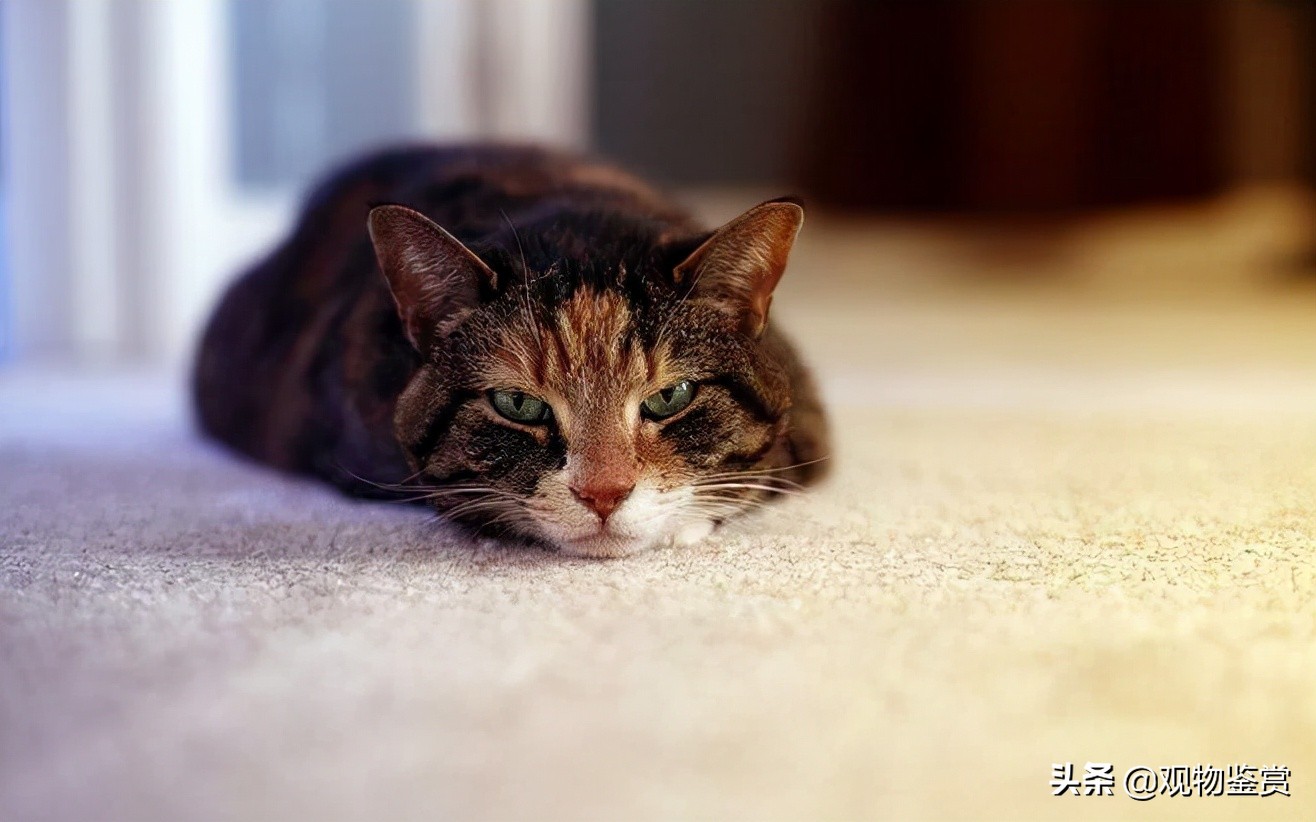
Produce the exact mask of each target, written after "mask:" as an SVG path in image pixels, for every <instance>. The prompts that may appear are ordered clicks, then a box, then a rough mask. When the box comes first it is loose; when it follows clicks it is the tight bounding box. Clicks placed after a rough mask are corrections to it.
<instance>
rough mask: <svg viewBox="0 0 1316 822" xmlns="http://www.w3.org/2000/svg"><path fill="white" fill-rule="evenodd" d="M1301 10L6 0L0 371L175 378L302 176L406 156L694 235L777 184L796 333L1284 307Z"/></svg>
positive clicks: (506, 0)
mask: <svg viewBox="0 0 1316 822" xmlns="http://www.w3.org/2000/svg"><path fill="white" fill-rule="evenodd" d="M1314 21H1316V14H1314V13H1313V7H1312V5H1311V4H1309V3H1303V2H1279V0H1218V1H1216V0H1201V1H1200V2H1181V1H1180V0H1166V1H1161V0H1144V1H1143V2H1138V3H1124V2H1110V3H1101V2H1062V1H1058V0H1004V1H1003V2H973V1H972V0H923V2H918V3H914V2H839V1H835V0H827V1H823V0H819V1H817V2H810V0H719V2H701V0H553V2H548V0H172V2H157V1H156V0H6V2H4V3H3V5H0V34H2V37H0V122H2V129H0V156H2V158H3V162H2V163H0V198H2V201H3V209H4V221H3V239H2V240H0V361H4V362H8V363H16V362H37V361H47V360H51V359H54V360H61V361H74V362H79V363H86V364H92V365H99V364H121V363H174V364H177V363H180V362H183V361H185V360H186V358H187V356H188V353H189V351H190V348H191V345H192V343H193V339H194V336H195V333H196V328H197V325H198V323H199V322H200V321H201V320H202V318H203V317H204V315H205V313H206V311H207V310H208V309H209V307H210V306H211V304H212V303H213V301H214V299H215V297H216V295H217V292H218V290H219V289H220V288H221V287H222V285H223V284H224V283H225V282H226V281H227V280H228V279H229V278H231V277H232V276H233V274H234V273H235V272H236V271H237V270H238V269H239V268H240V266H241V265H242V264H243V263H244V262H245V261H247V260H249V259H251V258H252V257H253V256H254V255H256V254H258V253H260V251H261V249H263V248H264V247H266V246H267V245H268V244H269V243H270V242H271V241H272V239H273V238H274V237H275V236H277V234H278V233H279V232H280V231H281V230H282V229H283V228H284V227H285V226H286V225H287V221H288V220H289V219H290V217H291V215H292V213H293V210H294V208H295V206H296V203H297V200H298V197H299V196H300V194H301V192H302V191H304V189H305V188H306V187H307V185H308V184H309V183H310V182H311V180H312V179H313V178H315V177H316V176H317V175H319V174H321V173H322V172H323V171H324V170H325V169H326V168H327V167H329V166H330V165H332V164H333V163H335V162H337V161H339V160H341V159H343V158H344V157H347V156H349V155H351V154H353V153H355V152H357V151H360V150H362V149H364V148H367V147H370V146H374V145H377V144H380V143H386V142H392V141H405V140H418V139H424V140H465V139H483V138H497V139H518V140H519V139H528V140H536V141H543V142H549V143H553V144H559V145H564V146H568V147H573V148H579V149H585V150H590V151H596V152H599V153H601V154H603V155H605V156H608V157H611V158H613V159H615V160H617V161H619V162H621V163H623V164H625V165H627V166H630V167H632V168H634V169H636V170H637V171H639V172H641V173H643V174H646V175H648V176H650V177H651V178H653V179H655V180H656V181H657V182H659V183H661V184H663V185H665V186H667V187H669V188H671V189H672V190H673V191H675V192H677V193H678V194H679V196H681V197H683V198H685V199H686V200H688V201H689V202H691V203H693V204H694V205H695V207H697V208H699V209H700V210H701V211H703V212H704V213H705V214H707V215H708V217H709V218H710V219H721V218H724V217H726V216H728V215H729V214H731V213H734V212H735V211H738V210H740V209H742V208H744V207H746V206H748V205H750V204H752V203H753V202H754V201H756V199H758V198H761V197H766V196H774V195H778V194H782V193H787V192H794V193H802V194H803V195H804V196H805V197H806V198H807V200H808V203H809V208H810V226H809V228H808V229H807V230H806V232H805V235H804V239H803V240H802V243H803V245H802V246H801V250H800V254H801V255H802V259H803V260H804V261H805V262H804V263H802V265H803V266H804V267H806V268H807V269H808V276H807V277H799V278H796V281H795V282H791V283H788V286H789V290H790V291H791V292H792V293H793V294H794V295H797V296H794V297H792V300H794V301H795V303H796V304H798V305H800V306H801V310H802V311H804V312H806V313H807V312H808V311H810V310H811V309H810V306H811V305H812V306H813V307H814V308H813V309H812V310H814V311H815V313H817V314H819V315H824V316H825V314H826V312H827V311H828V310H830V309H829V308H828V306H832V307H835V306H838V305H846V306H848V307H849V308H850V309H851V310H853V309H854V308H855V301H854V295H855V294H857V293H862V295H863V298H862V299H860V300H859V302H858V305H859V307H860V308H863V307H864V306H866V305H872V306H877V305H879V304H881V305H892V304H898V303H899V302H900V299H901V295H906V297H907V296H908V295H909V294H922V295H924V296H925V297H927V298H928V299H929V300H932V301H933V302H934V303H935V301H936V300H942V301H943V302H944V301H952V302H953V301H954V300H957V299H961V298H963V296H964V295H966V294H967V295H982V294H984V293H996V292H999V291H1000V290H1001V289H1006V290H1007V291H1009V293H1010V294H1012V295H1014V296H1015V297H1020V296H1022V297H1028V296H1029V295H1042V294H1055V293H1059V292H1062V291H1063V292H1064V293H1065V294H1066V295H1067V296H1066V300H1068V301H1069V302H1070V303H1077V304H1085V305H1089V306H1090V305H1093V304H1097V303H1099V302H1100V301H1102V300H1105V301H1107V302H1109V301H1111V300H1115V301H1116V302H1119V301H1120V300H1132V299H1139V300H1143V299H1157V300H1160V302H1159V303H1158V304H1159V305H1162V306H1166V307H1167V308H1166V310H1167V311H1169V310H1172V309H1173V306H1174V305H1176V304H1182V303H1184V302H1185V301H1192V300H1200V299H1203V298H1204V295H1211V294H1215V295H1217V296H1219V295H1221V294H1224V295H1227V296H1228V295H1235V294H1237V293H1238V292H1239V291H1240V290H1245V291H1247V292H1248V293H1253V292H1257V291H1265V292H1267V293H1273V294H1279V295H1281V297H1282V299H1283V300H1284V301H1286V303H1287V304H1290V305H1292V304H1293V301H1295V300H1297V301H1301V302H1303V303H1304V305H1305V303H1306V301H1307V299H1308V298H1307V290H1306V285H1305V283H1306V281H1307V278H1308V276H1309V273H1310V271H1311V269H1312V266H1311V262H1312V257H1311V256H1310V255H1311V248H1310V247H1309V246H1308V241H1309V239H1310V238H1311V237H1312V236H1313V232H1312V231H1311V229H1312V228H1313V227H1314V226H1313V223H1312V219H1311V206H1310V202H1309V196H1308V190H1309V183H1310V181H1311V180H1312V179H1313V174H1314V169H1316V142H1313V136H1314V133H1316V125H1314V124H1313V117H1314V115H1313V112H1316V91H1314V89H1316V68H1314V66H1316V59H1314V55H1316V49H1313V45H1316V44H1314V42H1313V40H1314V38H1316V22H1314ZM788 279H790V278H788ZM856 289H858V290H859V291H856ZM826 295H831V296H830V297H827V296H826ZM1228 298H1229V299H1232V298H1233V297H1232V296H1229V297H1228ZM975 299H977V298H975ZM811 300H812V301H813V302H810V301H811ZM779 304H782V303H779ZM920 304H927V301H926V300H925V301H924V302H922V303H920ZM837 310H840V309H837ZM1304 310H1305V309H1304ZM992 312H995V314H994V316H1008V315H1009V312H1008V311H1007V310H1004V309H1001V308H1000V306H999V305H997V306H996V307H995V308H991V309H989V310H988V313H992ZM1030 316H1031V317H1032V318H1033V319H1031V320H1028V321H1027V322H1034V323H1036V322H1045V318H1046V317H1047V316H1048V314H1047V313H1046V312H1041V313H1036V314H1034V315H1030ZM895 319H897V320H898V319H899V318H898V317H896V318H895ZM862 321H863V320H862V318H856V319H855V320H854V322H855V323H861V322H862ZM957 324H958V321H950V320H948V321H947V325H957ZM916 325H918V323H916V322H914V321H912V320H911V321H910V327H911V329H913V328H914V327H915V326H916ZM1004 325H1007V326H1012V323H1004ZM1281 325H1283V323H1281ZM920 327H921V326H920ZM894 333H896V334H897V335H898V334H899V329H898V328H897V331H896V332H894ZM925 333H926V332H925ZM988 336H991V335H990V334H988ZM1030 339H1031V338H1030V337H1028V336H1027V335H1024V336H1023V337H1021V338H1020V345H1022V346H1026V345H1028V344H1029V340H1030ZM819 344H820V345H822V346H823V347H824V348H826V344H825V342H823V343H819ZM1281 344H1283V343H1282V341H1281V342H1280V343H1277V345H1281ZM912 345H913V344H912V343H911V346H912ZM897 347H899V346H897ZM836 348H837V349H838V353H837V356H844V354H845V351H844V350H843V349H845V348H846V346H845V345H842V344H841V343H837V345H836ZM915 359H916V358H915Z"/></svg>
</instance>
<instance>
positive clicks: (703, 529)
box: [672, 519, 714, 548]
mask: <svg viewBox="0 0 1316 822" xmlns="http://www.w3.org/2000/svg"><path fill="white" fill-rule="evenodd" d="M713 527H714V526H713V523H712V522H711V521H709V520H706V519H701V520H697V521H695V522H689V523H686V524H685V525H682V526H681V527H680V529H679V530H677V532H676V533H674V534H672V547H673V548H693V547H694V546H696V545H698V544H699V543H701V542H703V541H704V540H705V539H707V538H708V535H709V534H711V533H713Z"/></svg>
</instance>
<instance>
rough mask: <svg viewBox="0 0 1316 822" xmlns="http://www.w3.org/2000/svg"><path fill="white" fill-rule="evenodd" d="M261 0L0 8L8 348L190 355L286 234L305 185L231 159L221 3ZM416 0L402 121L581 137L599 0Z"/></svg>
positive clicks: (162, 357)
mask: <svg viewBox="0 0 1316 822" xmlns="http://www.w3.org/2000/svg"><path fill="white" fill-rule="evenodd" d="M252 1H253V0H168V2H163V1H162V0H4V2H3V3H0V14H2V15H3V20H2V21H0V28H2V29H3V37H4V42H3V48H2V49H0V55H2V58H3V65H2V66H0V75H2V76H3V81H4V88H3V90H2V92H0V100H3V105H4V106H5V117H4V118H3V123H4V131H3V134H2V135H0V148H2V149H3V158H2V162H3V179H4V182H5V189H6V200H7V208H6V229H7V232H6V233H7V238H8V260H7V270H8V272H9V277H10V283H9V293H10V317H11V318H12V324H13V325H12V328H9V329H7V331H8V333H7V334H4V335H0V337H3V338H7V339H8V340H9V341H10V343H11V345H12V346H13V350H12V351H11V356H10V357H9V359H10V360H11V361H19V362H22V361H33V360H45V359H60V360H68V359H72V360H78V361H83V362H94V363H102V362H109V363H118V362H165V363H179V362H181V361H183V360H185V359H186V357H187V356H188V354H189V352H190V350H191V346H192V344H193V339H194V336H195V334H196V330H197V327H198V325H199V323H200V322H201V321H202V319H203V318H204V315H205V313H206V312H207V311H208V310H209V307H210V305H211V303H212V301H213V300H214V298H215V296H216V293H217V292H218V290H219V289H220V288H221V287H222V285H223V283H224V282H226V281H227V280H228V279H229V278H230V277H231V276H232V275H233V273H234V272H235V271H236V270H237V269H238V268H239V267H240V266H241V265H242V264H243V263H244V262H245V261H246V260H247V259H249V258H250V257H251V256H253V255H254V254H256V253H258V252H259V251H260V249H261V248H262V247H264V246H265V245H266V244H268V243H269V242H270V241H271V240H272V239H273V238H274V237H275V236H276V235H277V234H278V232H279V231H280V230H282V228H283V226H284V224H285V222H286V220H287V219H288V218H289V216H290V212H291V209H292V207H293V205H294V203H295V198H296V195H297V194H298V193H299V192H298V191H297V189H296V188H295V187H290V186H285V187H275V188H273V189H269V188H259V187H250V186H244V185H243V184H242V182H241V181H240V180H239V179H238V175H237V173H236V167H235V150H236V146H235V112H236V106H238V105H241V104H242V101H241V100H240V99H237V95H236V94H235V89H234V83H233V77H234V71H233V69H234V65H233V64H232V62H231V61H233V60H236V59H242V58H241V55H237V54H235V53H234V49H233V48H232V47H231V45H232V38H231V36H230V35H231V32H230V31H229V30H228V25H229V22H230V21H231V19H232V16H231V14H230V12H232V8H231V7H230V6H229V3H233V2H252ZM255 1H256V2H270V1H271V0H255ZM298 2H300V3H302V5H303V6H305V5H306V4H307V3H308V2H309V3H311V4H314V3H316V2H351V0H298ZM364 2H370V0H364ZM413 2H414V14H415V18H414V19H415V20H416V25H415V30H414V32H412V33H411V36H413V37H414V38H415V40H414V41H412V42H410V43H408V46H409V47H410V48H411V49H412V50H413V51H414V54H415V55H416V59H415V60H414V61H413V62H414V66H413V67H412V69H411V70H412V71H413V72H414V76H412V77H409V78H404V79H406V80H407V81H408V85H409V87H410V88H412V89H413V90H414V95H415V99H414V101H413V105H414V107H415V110H416V133H415V134H408V135H405V136H417V135H422V136H426V137H433V138H435V139H469V138H478V137H483V136H494V137H502V138H517V139H536V140H542V141H547V142H552V143H559V144H566V145H571V146H577V147H580V146H583V145H584V144H585V142H586V140H587V137H586V134H587V124H588V111H587V108H586V101H587V99H588V89H587V87H586V86H587V80H586V77H587V71H586V68H587V62H588V59H589V54H588V48H587V44H588V41H589V34H590V20H589V3H588V0H567V2H561V1H560V0H559V1H558V2H553V3H547V2H539V0H413ZM399 136H403V135H399Z"/></svg>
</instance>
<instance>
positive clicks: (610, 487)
mask: <svg viewBox="0 0 1316 822" xmlns="http://www.w3.org/2000/svg"><path fill="white" fill-rule="evenodd" d="M633 490H635V483H633V482H632V483H629V484H619V483H611V484H598V485H594V484H591V485H583V486H580V487H577V486H574V485H573V486H571V493H573V494H575V495H576V499H578V500H580V501H581V502H583V503H584V504H585V507H586V508H589V509H590V510H591V511H593V512H594V513H596V514H598V515H599V519H600V520H602V521H603V522H607V521H608V517H609V516H611V515H612V512H613V511H616V510H617V506H618V505H621V504H622V502H624V501H625V500H626V498H627V497H629V496H630V495H631V491H633Z"/></svg>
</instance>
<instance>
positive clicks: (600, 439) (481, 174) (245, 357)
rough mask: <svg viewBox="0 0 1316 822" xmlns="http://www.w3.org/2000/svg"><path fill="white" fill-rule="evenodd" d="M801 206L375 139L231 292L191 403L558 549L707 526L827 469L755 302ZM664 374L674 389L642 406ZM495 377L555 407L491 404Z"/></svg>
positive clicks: (293, 465)
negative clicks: (728, 207)
mask: <svg viewBox="0 0 1316 822" xmlns="http://www.w3.org/2000/svg"><path fill="white" fill-rule="evenodd" d="M372 208H373V209H374V210H373V211H372ZM801 215H802V212H801V211H800V209H799V206H798V204H796V203H794V202H793V201H776V202H771V203H766V204H763V205H761V206H759V207H757V208H755V209H751V210H750V211H748V212H746V214H745V215H743V216H742V217H741V218H738V219H737V220H733V221H732V222H731V223H728V225H727V226H724V227H723V228H722V229H720V230H719V231H717V232H709V231H707V230H704V229H702V228H701V227H700V226H698V225H697V224H696V223H695V222H694V221H693V220H692V218H691V217H690V216H689V215H687V214H686V213H685V212H683V211H682V210H681V209H679V208H677V207H675V206H673V205H672V204H670V203H669V202H667V201H666V200H664V199H662V198H661V197H660V196H659V195H657V194H656V193H654V191H653V190H652V189H651V188H649V187H648V186H646V185H645V184H644V183H642V182H640V181H638V180H636V179H635V178H633V177H631V176H630V175H627V174H625V173H624V172H621V171H618V170H616V169H614V168H611V167H609V166H605V165H602V164H598V163H595V162H593V161H589V160H585V159H581V158H576V157H572V156H567V155H562V154H558V153H553V152H548V151H543V150H539V149H534V148H517V147H495V146H469V147H451V148H430V147H416V148H405V149H397V150H391V151H386V152H382V153H379V154H376V155H372V156H370V157H367V158H365V159H364V160H362V161H360V162H358V163H356V164H354V165H352V166H350V167H348V168H346V169H344V170H342V171H340V172H339V173H338V174H336V175H334V176H333V177H332V178H331V179H329V180H328V181H327V182H326V183H325V184H324V185H322V186H321V187H320V188H319V189H318V190H317V191H316V192H315V193H314V194H313V195H312V197H311V198H310V200H309V201H308V203H307V205H306V207H305V209H304V211H303V213H302V215H301V217H300V219H299V221H298V224H297V225H296V226H295V228H294V229H293V231H292V233H291V234H290V236H289V237H288V238H287V239H286V240H285V241H284V242H283V243H282V244H281V245H280V246H279V247H278V248H276V249H275V250H274V251H273V252H272V253H271V254H270V256H269V257H267V258H266V259H265V260H263V261H262V262H260V263H259V264H257V265H256V266H254V267H253V268H252V269H251V270H250V271H248V272H247V273H246V274H244V275H243V276H242V277H241V278H240V279H239V280H238V281H237V282H236V283H235V284H234V285H233V286H232V287H231V288H230V289H229V291H228V293H227V294H226V295H225V296H224V298H223V301H222V302H221V304H220V306H219V307H218V309H217V310H216V312H215V314H214V316H213V317H212V319H211V321H210V323H209V326H208V327H207V329H206V332H205V335H204V338H203V340H202V343H201V347H200V350H199V353H198V356H197V362H196V367H195V372H194V393H195V400H196V407H197V412H198V417H199V420H200V424H201V426H202V428H203V429H204V430H205V431H206V432H207V433H208V434H209V435H210V436H212V437H214V438H216V439H218V440H220V441H222V442H224V443H226V444H227V445H229V446H230V447H232V448H234V449H236V450H238V451H240V452H242V453H244V454H246V455H248V456H249V457H251V458H253V459H256V460H258V461H261V462H263V463H267V464H269V465H272V466H275V467H278V468H282V469H285V470H289V471H295V472H300V473H306V474H311V475H314V476H318V477H321V478H323V479H325V480H328V481H329V482H332V483H334V484H335V485H337V486H338V487H339V488H341V489H343V490H345V491H347V492H349V493H353V494H357V495H365V496H393V497H397V496H412V497H424V498H426V499H427V500H428V501H429V502H430V503H431V504H433V505H434V506H435V507H436V508H437V509H438V510H439V511H440V512H443V513H445V514H446V515H447V516H449V517H450V518H451V519H453V520H454V521H458V522H463V523H466V524H468V525H470V526H472V527H474V528H477V529H491V530H493V531H496V532H498V533H505V534H508V535H512V536H519V537H526V538H529V539H532V540H537V541H540V542H543V543H547V544H549V545H553V546H557V547H558V548H561V549H563V550H565V551H568V552H571V553H577V554H587V555H594V556H615V555H620V554H625V553H630V552H633V551H636V550H641V549H643V548H646V547H650V546H651V545H654V544H657V543H659V542H663V541H668V540H677V541H689V540H691V539H694V538H698V537H699V536H701V535H702V534H704V533H707V531H708V530H710V529H711V528H712V527H713V526H715V525H716V524H718V523H720V522H722V521H724V520H725V519H727V518H729V517H731V516H734V515H736V514H738V513H740V512H742V511H745V510H748V509H750V508H752V507H754V506H755V505H757V504H759V503H761V502H763V501H765V500H767V499H770V498H772V497H773V496H776V495H778V494H781V493H787V492H790V491H792V490H794V489H796V488H798V487H800V486H801V485H803V484H806V483H808V482H810V481H812V480H814V479H816V478H817V477H818V476H820V475H821V473H822V471H821V469H822V466H823V465H824V463H823V462H821V460H823V459H825V457H826V456H827V433H826V423H825V419H824V416H823V412H822V409H821V406H820V404H819V402H818V398H817V395H816V391H815V389H814V387H813V384H812V382H811V380H810V378H809V376H808V373H807V371H806V370H805V369H804V367H803V365H802V364H801V363H800V361H799V359H798V357H797V356H796V355H795V353H794V352H793V350H792V348H791V346H790V345H789V344H788V342H787V341H786V340H785V339H784V338H783V337H782V336H781V335H780V334H779V333H778V332H777V331H776V329H775V328H774V327H773V325H772V324H771V323H770V322H768V306H769V304H770V302H771V295H772V289H773V288H774V287H775V285H776V282H777V280H778V279H779V278H780V276H781V274H782V271H783V270H784V268H785V264H786V257H787V254H788V253H789V250H790V244H791V242H792V241H793V239H794V236H795V231H796V230H798V228H799V222H800V217H801ZM367 225H369V229H370V231H369V232H368V231H367ZM371 233H373V235H374V236H373V240H374V242H373V245H372V237H371ZM681 381H690V382H692V383H693V384H694V385H695V386H696V388H695V392H694V398H693V401H692V402H691V403H690V405H689V407H687V408H685V409H684V410H682V411H679V412H678V413H676V414H674V415H673V416H671V417H670V418H667V419H661V420H659V419H654V418H653V417H652V416H651V415H646V414H645V413H642V411H641V405H642V403H643V402H644V401H645V398H646V397H649V396H650V395H653V394H654V393H655V392H659V391H663V390H665V389H668V388H669V387H670V386H672V385H674V384H676V383H678V382H681ZM500 390H507V391H517V392H523V393H524V394H526V395H531V396H533V397H537V398H540V399H542V400H544V401H545V402H546V403H547V404H548V407H549V409H550V410H551V418H549V419H548V420H547V421H545V422H543V423H534V424H523V423H518V422H515V421H513V420H511V419H509V418H506V417H505V416H503V415H502V414H501V413H500V412H499V411H497V410H495V408H494V406H493V404H492V402H491V394H490V392H492V391H500ZM605 497H606V499H605Z"/></svg>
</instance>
